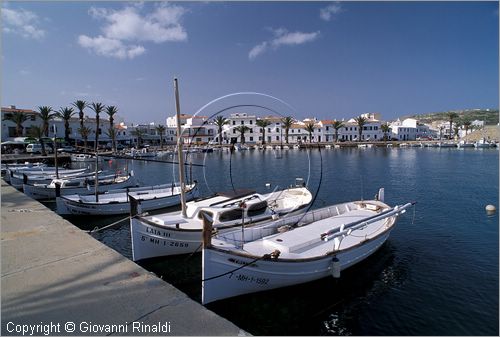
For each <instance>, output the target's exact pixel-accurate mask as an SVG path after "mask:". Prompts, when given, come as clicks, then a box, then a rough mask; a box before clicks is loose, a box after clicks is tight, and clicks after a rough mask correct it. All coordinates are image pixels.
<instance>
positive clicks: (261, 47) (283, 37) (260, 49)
mask: <svg viewBox="0 0 500 337" xmlns="http://www.w3.org/2000/svg"><path fill="white" fill-rule="evenodd" d="M272 32H273V34H274V38H273V39H271V40H269V41H264V42H262V43H259V44H258V45H256V46H255V47H253V48H252V49H251V50H250V52H249V53H248V58H249V59H250V60H253V59H255V58H256V57H257V56H259V55H261V54H263V53H265V52H266V51H267V50H269V49H273V50H276V49H278V48H280V47H281V46H291V45H300V44H303V43H306V42H311V41H314V40H316V39H317V38H318V36H319V34H320V32H319V31H317V32H312V33H303V32H292V33H290V32H288V31H287V30H286V29H284V28H278V29H274V30H272Z"/></svg>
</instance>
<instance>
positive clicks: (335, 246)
mask: <svg viewBox="0 0 500 337" xmlns="http://www.w3.org/2000/svg"><path fill="white" fill-rule="evenodd" d="M339 248H340V240H339V238H334V239H333V250H339Z"/></svg>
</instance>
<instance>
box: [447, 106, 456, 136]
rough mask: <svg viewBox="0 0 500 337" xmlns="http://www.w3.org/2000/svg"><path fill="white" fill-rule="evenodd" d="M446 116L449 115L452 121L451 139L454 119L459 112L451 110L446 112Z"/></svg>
mask: <svg viewBox="0 0 500 337" xmlns="http://www.w3.org/2000/svg"><path fill="white" fill-rule="evenodd" d="M446 116H447V117H448V121H449V122H450V139H451V135H452V134H453V133H452V130H453V121H454V120H455V119H456V118H457V117H458V114H457V113H456V112H454V111H450V112H447V113H446Z"/></svg>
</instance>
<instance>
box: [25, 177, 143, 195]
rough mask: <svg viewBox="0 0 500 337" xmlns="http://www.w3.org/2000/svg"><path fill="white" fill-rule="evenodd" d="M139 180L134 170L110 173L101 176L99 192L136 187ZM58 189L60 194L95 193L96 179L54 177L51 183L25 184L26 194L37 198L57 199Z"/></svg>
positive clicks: (98, 185)
mask: <svg viewBox="0 0 500 337" xmlns="http://www.w3.org/2000/svg"><path fill="white" fill-rule="evenodd" d="M135 186H138V185H137V180H136V179H135V176H134V174H133V171H132V172H131V173H130V174H129V175H109V176H102V177H99V181H98V184H97V192H98V193H104V192H106V191H109V190H113V189H120V188H127V187H135ZM56 189H59V190H60V195H70V194H92V193H95V180H94V179H88V178H72V179H53V180H52V181H51V183H50V184H34V185H27V184H23V191H24V194H26V195H27V196H29V197H31V198H33V199H35V200H43V199H55V198H56Z"/></svg>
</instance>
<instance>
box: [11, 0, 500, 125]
mask: <svg viewBox="0 0 500 337" xmlns="http://www.w3.org/2000/svg"><path fill="white" fill-rule="evenodd" d="M498 20H499V19H498V2H432V1H430V2H307V3H306V2H244V3H238V2H169V3H166V2H43V1H38V2H7V3H3V4H2V23H3V27H2V28H3V30H2V97H1V98H2V106H7V105H16V106H18V107H21V108H28V109H36V107H37V106H40V105H50V106H52V107H54V108H56V109H58V108H59V107H65V106H68V105H70V103H71V102H73V101H75V100H77V99H84V100H87V101H89V102H103V103H104V104H108V105H116V106H117V107H118V109H119V113H118V115H119V117H121V118H123V119H124V120H125V121H126V122H151V121H155V122H162V123H164V121H165V118H166V117H167V116H171V115H173V114H174V112H175V106H174V95H173V83H172V79H173V78H174V77H176V76H177V77H178V78H179V81H180V90H181V92H180V96H181V109H182V112H183V113H194V112H196V111H198V109H200V108H201V107H202V106H204V105H205V104H206V103H208V102H210V101H212V100H214V99H216V98H218V97H221V96H224V95H227V94H231V93H235V92H259V93H265V94H267V95H271V96H274V97H277V98H279V99H281V100H283V101H285V102H286V103H288V104H289V105H290V106H292V107H293V109H291V108H289V107H288V106H287V105H285V104H276V101H273V100H269V99H266V98H265V97H264V96H257V97H250V96H245V95H242V96H236V98H235V97H233V99H232V100H229V99H228V100H221V101H219V102H218V104H219V106H218V108H224V107H227V106H230V105H231V104H248V103H254V104H260V105H266V106H272V107H273V109H275V110H277V111H279V112H280V113H282V114H283V115H289V114H291V115H294V116H296V117H298V118H305V117H312V116H316V117H318V118H321V119H341V118H350V117H353V116H357V115H359V114H361V113H366V112H380V113H381V114H382V117H383V119H385V120H389V119H392V118H397V117H398V116H404V115H408V114H413V113H425V112H436V111H445V110H452V109H462V108H498V99H499V97H498V91H499V87H498V78H499V68H498V64H499V58H498V57H499V54H498V53H499V49H498V40H499V36H498V31H499V23H498ZM214 109H215V110H214ZM254 110H255V109H253V110H252V109H247V111H244V112H250V113H255V114H257V115H262V114H263V115H266V114H268V112H267V111H254ZM214 111H217V109H216V108H215V107H213V109H212V110H210V109H205V110H204V111H203V112H202V113H203V114H208V115H210V114H212V113H213V112H214ZM236 111H243V110H242V109H239V110H238V109H237V110H233V111H228V112H236ZM88 113H89V115H92V112H91V111H90V110H89V111H88Z"/></svg>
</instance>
